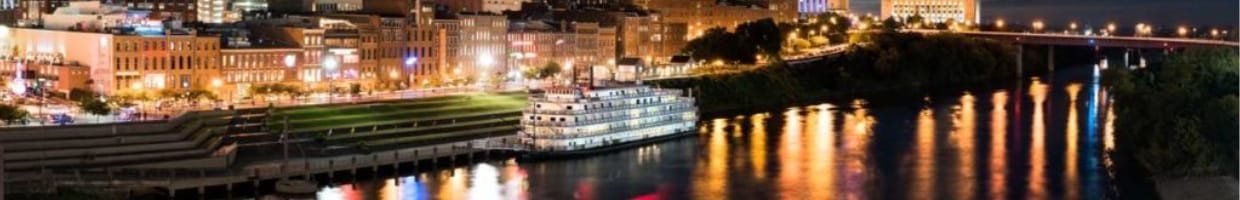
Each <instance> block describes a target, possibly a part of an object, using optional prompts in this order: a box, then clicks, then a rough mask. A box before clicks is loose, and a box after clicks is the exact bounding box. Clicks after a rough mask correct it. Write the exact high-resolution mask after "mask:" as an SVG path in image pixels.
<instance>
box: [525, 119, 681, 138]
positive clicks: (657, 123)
mask: <svg viewBox="0 0 1240 200" xmlns="http://www.w3.org/2000/svg"><path fill="white" fill-rule="evenodd" d="M692 121H697V117H696V116H694V117H690V118H673V119H668V120H659V121H655V122H650V123H644V124H639V125H635V126H634V125H625V126H615V127H611V128H608V129H607V130H599V131H587V132H583V133H576V134H560V133H554V132H555V131H552V132H553V133H551V134H552V135H549V134H547V133H538V134H533V135H523V137H532V138H537V139H573V138H582V137H593V136H600V135H606V134H611V133H616V132H623V131H630V130H637V129H643V128H650V127H656V126H663V125H670V124H675V123H684V122H692ZM522 134H529V133H526V132H522Z"/></svg>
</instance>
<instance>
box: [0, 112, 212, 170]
mask: <svg viewBox="0 0 1240 200" xmlns="http://www.w3.org/2000/svg"><path fill="white" fill-rule="evenodd" d="M235 113H236V112H234V111H199V112H191V113H187V114H185V115H182V116H179V117H176V118H173V119H170V120H167V121H157V122H134V123H118V124H97V125H73V126H56V127H20V128H6V129H0V145H3V146H5V155H4V158H3V159H4V163H5V165H4V170H6V171H32V170H41V169H53V170H55V169H88V168H102V167H107V168H203V167H207V168H210V167H226V166H227V163H228V161H229V159H230V157H231V152H230V151H228V150H230V149H232V148H221V147H227V145H226V144H225V143H224V142H223V139H224V137H225V133H226V131H228V129H229V126H228V124H229V123H230V121H231V120H232V118H233V117H234V115H235ZM221 149H223V150H225V151H220V150H221ZM186 161H188V162H186ZM178 163H183V164H178Z"/></svg>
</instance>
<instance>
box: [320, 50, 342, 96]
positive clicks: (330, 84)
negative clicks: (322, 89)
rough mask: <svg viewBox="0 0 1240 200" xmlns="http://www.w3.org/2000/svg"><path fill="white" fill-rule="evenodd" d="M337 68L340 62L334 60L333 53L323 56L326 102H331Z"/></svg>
mask: <svg viewBox="0 0 1240 200" xmlns="http://www.w3.org/2000/svg"><path fill="white" fill-rule="evenodd" d="M338 69H340V62H339V61H336V56H335V55H328V56H325V57H324V58H323V71H324V72H326V73H325V74H327V103H332V97H333V96H334V95H333V93H335V90H336V86H335V82H336V76H338V74H335V72H336V71H338Z"/></svg>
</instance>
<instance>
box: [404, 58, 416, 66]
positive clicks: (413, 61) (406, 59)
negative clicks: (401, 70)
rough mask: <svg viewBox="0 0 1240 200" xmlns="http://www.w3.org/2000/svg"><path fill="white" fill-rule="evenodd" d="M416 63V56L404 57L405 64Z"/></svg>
mask: <svg viewBox="0 0 1240 200" xmlns="http://www.w3.org/2000/svg"><path fill="white" fill-rule="evenodd" d="M417 63H418V57H409V58H405V65H413V64H417Z"/></svg>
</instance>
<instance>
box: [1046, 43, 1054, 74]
mask: <svg viewBox="0 0 1240 200" xmlns="http://www.w3.org/2000/svg"><path fill="white" fill-rule="evenodd" d="M1046 51H1047V52H1046V70H1047V72H1055V46H1054V45H1046Z"/></svg>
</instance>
